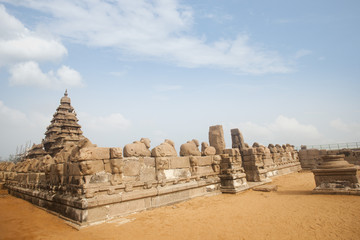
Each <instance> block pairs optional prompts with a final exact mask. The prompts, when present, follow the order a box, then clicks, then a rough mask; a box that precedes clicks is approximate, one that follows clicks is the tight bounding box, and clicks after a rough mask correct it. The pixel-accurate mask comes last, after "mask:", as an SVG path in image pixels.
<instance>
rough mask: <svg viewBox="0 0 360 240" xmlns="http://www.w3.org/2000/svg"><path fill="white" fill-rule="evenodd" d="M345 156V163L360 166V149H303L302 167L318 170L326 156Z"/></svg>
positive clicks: (300, 154) (301, 150)
mask: <svg viewBox="0 0 360 240" xmlns="http://www.w3.org/2000/svg"><path fill="white" fill-rule="evenodd" d="M339 154H344V155H345V158H344V159H345V161H347V162H348V163H350V164H354V165H357V166H360V149H339V150H326V149H306V147H302V148H301V149H300V151H299V158H300V163H301V167H302V168H303V169H316V168H317V166H318V165H319V164H321V163H322V157H323V156H326V155H339Z"/></svg>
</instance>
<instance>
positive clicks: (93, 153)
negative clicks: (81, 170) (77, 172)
mask: <svg viewBox="0 0 360 240" xmlns="http://www.w3.org/2000/svg"><path fill="white" fill-rule="evenodd" d="M103 159H110V148H101V147H91V148H82V149H80V151H79V157H78V160H79V161H86V160H103Z"/></svg>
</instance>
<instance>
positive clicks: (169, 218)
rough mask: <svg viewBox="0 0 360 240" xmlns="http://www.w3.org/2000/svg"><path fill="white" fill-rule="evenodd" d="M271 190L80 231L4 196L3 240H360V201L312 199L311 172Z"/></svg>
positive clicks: (0, 205)
mask: <svg viewBox="0 0 360 240" xmlns="http://www.w3.org/2000/svg"><path fill="white" fill-rule="evenodd" d="M272 184H276V185H278V186H279V189H278V191H277V192H269V193H268V192H266V193H264V192H256V191H252V190H248V191H246V192H243V193H240V194H236V195H225V194H221V195H217V196H212V197H200V198H196V199H193V200H190V201H187V202H183V203H179V204H176V205H172V206H166V207H162V208H158V209H153V210H150V211H145V212H141V213H137V214H133V215H130V216H127V217H126V218H122V219H117V220H116V221H113V222H111V223H103V224H100V225H96V226H91V227H88V228H84V229H81V230H80V231H78V230H75V229H74V228H72V227H70V226H68V225H67V224H66V223H65V222H64V221H63V220H62V219H60V218H58V217H56V216H54V215H52V214H49V213H47V212H45V211H43V210H41V209H39V208H37V207H35V206H32V205H31V204H30V203H28V202H26V201H24V200H21V199H17V198H14V197H12V196H9V195H6V192H4V191H2V192H1V193H0V196H1V197H0V239H157V240H159V239H331V240H334V239H360V196H346V195H312V194H311V193H310V191H311V190H312V189H313V188H314V178H313V175H312V173H310V172H303V173H294V174H289V175H286V176H281V177H277V178H274V179H273V183H272ZM126 221H129V222H127V223H124V222H126Z"/></svg>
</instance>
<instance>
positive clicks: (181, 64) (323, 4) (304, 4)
mask: <svg viewBox="0 0 360 240" xmlns="http://www.w3.org/2000/svg"><path fill="white" fill-rule="evenodd" d="M359 13H360V1H358V0H355V1H351V0H348V1H340V0H339V1H334V0H326V1H325V0H322V1H321V0H319V1H309V0H305V1H286V0H283V1H280V0H279V1H245V0H244V1H230V0H228V1H215V0H207V1H205V0H199V1H192V0H189V1H172V0H159V1H143V0H132V1H125V0H123V1H122V0H119V1H115V0H113V1H112V0H106V1H94V0H91V1H89V0H86V1H85V0H76V1H73V0H59V1H56V0H52V1H48V0H9V1H6V0H5V1H3V0H0V133H1V134H0V156H1V158H2V159H6V158H7V157H8V156H9V154H12V153H15V151H16V148H17V147H20V146H21V145H25V144H26V143H27V142H29V141H31V142H32V143H41V140H42V139H43V138H44V133H45V131H46V127H47V126H48V125H49V124H50V120H51V119H52V115H53V114H54V113H55V110H56V108H57V106H58V105H59V103H60V102H59V101H60V98H61V97H62V96H63V94H64V91H65V89H68V92H69V97H70V98H71V100H72V106H73V107H74V108H75V110H76V112H77V116H78V118H79V124H80V125H81V126H82V130H83V132H84V135H85V136H86V137H88V138H89V139H90V140H91V141H92V142H93V143H95V144H98V145H99V146H106V147H113V146H124V145H125V144H127V143H131V142H132V141H135V140H139V139H140V138H141V137H147V138H150V139H151V141H152V143H151V145H152V147H155V146H156V145H158V144H160V143H161V142H163V140H164V139H166V138H169V139H172V140H173V141H174V142H175V145H176V148H177V150H179V147H180V145H181V144H182V143H184V142H186V141H188V140H191V139H193V138H195V139H198V140H199V141H200V142H202V141H208V129H209V126H211V125H217V124H221V125H223V127H224V132H225V141H226V145H227V147H231V138H230V129H231V128H239V129H240V130H241V131H242V133H243V135H244V138H245V142H248V143H249V144H252V143H253V142H254V141H256V142H259V143H261V144H264V145H267V144H269V143H274V144H276V143H279V144H284V143H291V144H294V145H295V146H300V145H301V144H305V145H312V144H328V143H343V142H359V140H360V121H359V120H360V97H359V96H360V95H359V90H360V30H359V29H360V28H359V25H360V14H359Z"/></svg>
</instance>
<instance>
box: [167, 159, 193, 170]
mask: <svg viewBox="0 0 360 240" xmlns="http://www.w3.org/2000/svg"><path fill="white" fill-rule="evenodd" d="M168 159H169V168H188V167H190V160H189V157H171V158H168Z"/></svg>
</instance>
